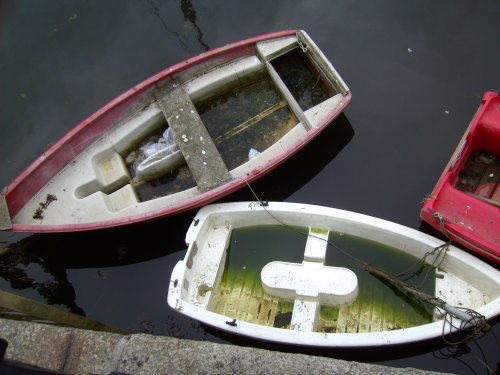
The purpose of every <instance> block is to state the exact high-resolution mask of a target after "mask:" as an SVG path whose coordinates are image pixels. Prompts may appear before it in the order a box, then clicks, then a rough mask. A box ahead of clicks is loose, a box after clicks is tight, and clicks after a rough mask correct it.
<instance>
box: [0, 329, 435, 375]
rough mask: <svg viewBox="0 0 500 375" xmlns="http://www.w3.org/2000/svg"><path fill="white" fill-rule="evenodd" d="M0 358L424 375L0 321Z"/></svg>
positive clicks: (132, 368) (116, 367) (57, 363)
mask: <svg viewBox="0 0 500 375" xmlns="http://www.w3.org/2000/svg"><path fill="white" fill-rule="evenodd" d="M0 337H1V338H3V339H5V340H7V342H8V348H7V351H6V354H5V358H4V360H5V361H6V362H20V363H24V364H28V365H31V366H37V367H39V368H43V369H49V370H52V371H57V372H61V373H69V374H111V373H120V374H244V373H251V374H287V375H290V374H307V373H328V374H366V373H370V374H383V375H391V374H424V373H425V374H429V373H430V372H429V371H423V370H418V369H413V368H393V367H386V366H381V365H374V364H367V363H359V362H350V361H344V360H338V359H332V358H325V357H315V356H310V355H304V354H292V353H282V352H276V351H269V350H265V349H256V348H247V347H240V346H235V345H223V344H216V343H212V342H206V341H203V342H202V341H192V340H183V339H177V338H172V337H164V336H153V335H147V334H132V335H128V336H127V335H121V334H117V333H107V332H97V331H86V330H81V329H75V328H63V327H55V326H50V325H44V324H37V323H30V322H22V321H15V320H4V319H0Z"/></svg>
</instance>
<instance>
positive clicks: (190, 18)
mask: <svg viewBox="0 0 500 375" xmlns="http://www.w3.org/2000/svg"><path fill="white" fill-rule="evenodd" d="M180 3H181V12H182V14H183V16H184V22H185V23H184V27H183V28H182V30H183V31H182V32H179V31H175V29H172V28H170V27H169V26H168V23H167V21H165V18H164V16H162V14H161V10H160V6H159V5H158V4H157V2H156V1H155V0H143V3H142V4H143V6H144V8H145V9H146V10H147V11H148V12H149V13H150V14H151V15H153V16H155V17H156V18H158V20H159V21H160V23H161V24H162V26H163V28H164V29H165V31H166V32H167V33H168V34H171V35H174V36H176V37H177V38H178V40H179V43H180V44H181V45H182V47H183V48H184V50H186V51H187V52H190V53H194V52H197V51H198V50H196V51H193V50H191V49H190V48H189V39H188V36H189V34H190V33H191V31H192V30H193V29H194V30H195V32H196V40H197V42H198V43H199V44H200V45H201V47H202V49H203V50H204V51H208V50H209V49H210V46H209V45H208V44H207V43H206V42H205V41H204V40H203V33H202V31H201V29H200V27H199V26H198V24H197V14H196V10H195V8H194V7H193V4H192V3H191V1H190V0H181V2H180Z"/></svg>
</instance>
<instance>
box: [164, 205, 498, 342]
mask: <svg viewBox="0 0 500 375" xmlns="http://www.w3.org/2000/svg"><path fill="white" fill-rule="evenodd" d="M256 225H259V226H266V225H271V226H286V230H288V231H289V229H292V230H293V228H295V227H297V226H304V225H308V226H310V227H311V228H312V227H317V228H322V230H323V229H325V230H330V231H336V232H337V233H339V236H344V235H350V236H356V237H359V238H362V239H369V240H370V241H375V242H378V243H380V244H383V245H384V246H391V247H395V248H397V249H400V251H401V252H403V253H406V254H411V255H412V256H414V257H417V258H423V257H425V255H426V254H429V253H431V252H432V251H433V250H434V249H436V248H439V247H440V246H442V245H443V242H442V241H440V240H438V239H436V238H434V237H431V236H429V235H427V234H424V233H421V232H419V231H416V230H413V229H410V228H407V227H404V226H401V225H398V224H395V223H391V222H388V221H385V220H381V219H377V218H373V217H370V216H366V215H361V214H357V213H353V212H348V211H343V210H338V209H333V208H327V207H319V206H312V205H306V204H296V203H278V202H270V203H269V205H268V206H265V207H263V206H261V205H259V204H258V203H256V202H240V203H226V204H215V205H210V206H206V207H204V208H202V209H201V210H200V211H199V213H198V214H197V216H196V217H195V219H194V221H193V224H192V225H191V227H190V228H189V230H188V232H187V234H186V243H187V244H188V246H189V248H188V252H187V254H186V257H185V259H184V260H183V261H180V262H178V263H177V265H176V266H175V268H174V270H173V272H172V276H171V279H170V284H169V291H168V304H169V306H170V307H171V308H173V309H174V310H176V311H178V312H179V313H181V314H184V315H187V316H189V317H191V318H194V319H197V320H199V321H201V322H203V323H205V324H207V325H210V326H212V327H215V328H217V329H219V330H222V331H225V332H229V333H232V334H236V335H241V336H246V337H249V338H253V339H257V340H262V341H270V342H276V343H281V344H290V345H300V346H312V347H336V348H360V347H365V348H366V347H380V346H382V347H383V346H392V345H400V344H410V343H414V342H419V341H424V340H434V339H439V338H440V337H441V336H442V335H443V332H445V333H452V332H456V328H454V327H451V326H450V325H449V323H447V322H445V321H443V320H441V319H438V318H436V321H433V322H430V323H426V324H421V325H417V326H411V327H406V328H398V327H397V326H396V325H392V326H388V325H384V326H382V325H380V321H379V322H378V323H377V324H379V325H378V328H373V331H369V332H364V331H363V330H366V327H363V328H362V323H357V324H359V325H355V326H353V325H352V322H346V323H345V324H346V325H345V328H342V329H341V332H328V331H322V332H318V331H311V329H313V328H312V327H314V326H316V327H317V324H315V323H313V324H312V325H311V324H310V325H309V326H307V327H309V328H304V327H306V325H303V326H302V328H297V327H298V325H297V326H295V327H294V325H293V321H294V317H293V315H292V323H291V324H290V328H289V329H286V328H277V326H276V325H273V324H271V325H269V324H267V323H264V321H263V320H262V318H261V317H260V316H261V315H267V317H268V318H269V316H273V314H275V311H271V310H272V308H271V309H270V312H267V310H265V311H264V309H265V308H267V307H265V303H264V302H263V301H264V300H262V301H261V304H260V306H259V308H258V313H256V312H254V314H258V315H259V317H257V318H256V319H254V318H250V315H252V312H251V311H250V310H251V309H253V308H252V307H250V310H249V311H248V312H246V313H245V314H241V313H238V312H236V311H235V307H234V305H238V304H241V302H240V301H241V300H242V299H243V298H244V294H245V292H244V291H243V289H242V291H240V290H239V289H238V290H236V294H237V295H238V296H237V298H236V299H235V300H234V302H231V303H230V304H232V307H231V306H229V305H227V306H229V307H227V306H226V307H223V308H222V309H220V308H218V306H217V304H218V299H222V300H227V298H228V296H229V295H230V294H231V293H232V292H230V291H229V292H227V291H224V290H223V284H224V280H225V278H226V275H225V273H222V274H221V272H222V271H221V270H220V269H218V270H217V271H214V270H215V269H216V268H217V267H216V263H217V261H216V259H220V262H221V263H222V264H229V263H230V262H231V260H230V259H231V258H230V257H232V256H233V255H231V251H232V250H227V249H228V245H227V243H228V242H229V240H228V238H231V236H232V234H231V232H232V231H234V230H236V229H240V228H250V227H253V226H256ZM217 232H219V234H217V235H216V234H214V233H217ZM273 243H276V242H273ZM292 243H293V241H292ZM292 243H290V245H291V244H292ZM229 246H232V245H229ZM256 246H257V245H256ZM287 246H288V245H287ZM306 248H307V245H306ZM249 249H251V247H250V248H249ZM206 251H208V252H209V253H206ZM247 251H250V250H247ZM329 251H330V250H329ZM306 253H307V250H306ZM434 256H435V254H434ZM228 257H229V258H228ZM431 258H432V256H431V257H430V258H428V259H427V261H428V262H430V263H432V262H433V259H431ZM228 259H229V260H228ZM308 259H309V260H311V259H310V258H309V257H306V256H304V264H305V263H307V262H306V260H308ZM248 261H249V260H248V259H247V262H248ZM416 261H417V263H418V259H416ZM434 261H436V259H434ZM228 262H229V263H228ZM212 263H213V264H212ZM245 264H246V263H245ZM271 264H272V263H271ZM247 266H248V265H247ZM240 268H241V267H240ZM245 268H248V267H243V269H245ZM210 270H212V271H213V272H212V274H210V272H211V271H210ZM223 272H226V271H223ZM242 272H243V271H242ZM245 272H248V270H245ZM262 272H264V270H263V271H262ZM439 273H440V276H439V277H437V278H436V280H440V281H436V283H437V284H436V293H437V294H438V295H439V296H440V297H443V298H446V299H448V302H449V303H451V304H453V305H460V306H462V307H464V306H469V307H471V308H473V309H475V310H476V311H477V312H478V313H479V314H481V315H483V316H484V317H485V318H486V319H487V320H490V319H494V318H495V317H498V316H499V315H500V273H499V271H498V270H496V269H494V268H493V267H491V266H489V265H487V264H486V263H484V262H482V261H481V260H479V259H478V258H476V257H473V256H471V255H469V254H467V253H466V252H464V251H462V250H460V249H458V248H456V247H453V246H450V247H449V248H448V250H447V252H446V256H445V259H444V260H443V261H442V262H441V265H440V267H439ZM262 277H264V276H262ZM238 278H240V279H241V278H242V277H240V276H235V277H234V280H238ZM262 282H264V279H263V281H262ZM236 283H237V282H236V281H230V284H231V285H233V288H234V285H235V284H236ZM243 283H244V284H245V285H254V286H253V287H252V288H253V289H255V288H256V286H255V285H256V284H255V283H256V282H254V283H250V284H249V282H248V281H244V282H243ZM290 284H293V283H290ZM446 284H448V286H446ZM464 285H466V286H464ZM361 286H362V285H361V284H360V287H361ZM462 287H463V294H462V293H461V291H460V290H459V288H462ZM365 288H366V286H365ZM467 288H469V289H470V290H474V292H471V293H467V292H466V290H467ZM448 289H449V290H448ZM219 290H220V292H219ZM446 290H448V291H446ZM454 292H455V295H454ZM259 293H261V292H259ZM362 293H363V291H362V289H360V294H362ZM390 294H392V293H390ZM458 294H462V297H460V298H465V299H462V300H460V298H458ZM471 295H475V297H473V298H472V297H471ZM260 296H261V297H259V298H263V297H262V294H260ZM469 297H471V299H468V298H469ZM476 297H477V298H476ZM266 298H267V297H266ZM296 298H298V299H299V300H300V299H301V297H300V296H299V297H296ZM318 298H321V297H318ZM453 298H458V299H456V300H452V299H453ZM304 300H305V301H306V302H307V301H309V302H311V301H314V300H315V299H314V297H306V298H305V299H304ZM349 303H351V302H349ZM295 304H296V305H294V309H295V308H296V307H295V306H297V299H296V300H295ZM360 304H361V302H360ZM222 311H226V313H222ZM262 311H264V314H262ZM359 311H362V310H359ZM370 311H372V313H373V311H375V310H370ZM372 313H370V314H372ZM293 314H295V312H294V313H293ZM357 314H358V313H357ZM359 314H361V315H363V313H362V312H361V313H359ZM298 319H303V321H304V322H306V323H307V322H309V323H310V320H308V319H307V318H304V317H301V316H299V317H298ZM315 319H317V317H316V318H315ZM337 319H338V320H339V324H340V320H341V318H340V313H339V317H338V318H337ZM264 320H265V317H264ZM271 323H272V322H271ZM372 323H373V322H372ZM266 324H267V325H266ZM453 324H454V325H455V327H458V326H459V325H460V323H459V322H457V321H454V322H453ZM343 327H344V326H343ZM356 327H357V328H356ZM384 327H385V328H384ZM337 328H338V326H337Z"/></svg>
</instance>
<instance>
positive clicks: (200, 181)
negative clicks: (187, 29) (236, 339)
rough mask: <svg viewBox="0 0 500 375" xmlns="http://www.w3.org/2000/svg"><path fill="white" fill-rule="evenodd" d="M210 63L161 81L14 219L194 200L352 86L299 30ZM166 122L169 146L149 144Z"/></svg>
mask: <svg viewBox="0 0 500 375" xmlns="http://www.w3.org/2000/svg"><path fill="white" fill-rule="evenodd" d="M207 64H210V63H207ZM211 64H213V65H214V66H211V67H210V69H209V70H208V71H204V72H203V73H200V74H198V75H193V74H192V73H190V74H185V75H183V73H180V74H179V75H177V76H174V77H169V79H167V80H166V81H165V82H163V83H159V84H158V86H161V87H160V88H158V89H156V90H155V91H154V92H152V93H151V94H150V96H151V98H150V99H149V100H146V101H145V104H144V105H142V106H141V108H140V109H139V110H136V111H135V112H134V113H132V114H131V115H128V116H127V117H125V118H123V119H121V120H120V121H118V123H117V124H116V125H115V126H113V127H112V129H111V130H110V131H108V132H106V133H105V134H104V135H103V136H102V137H100V138H99V139H98V141H97V142H95V143H94V144H92V145H91V146H90V147H89V148H87V149H86V150H85V151H84V152H83V153H82V154H81V155H79V156H78V158H76V159H75V160H73V162H71V163H70V164H69V165H68V166H67V167H65V169H64V170H62V172H60V173H59V174H58V175H57V176H55V178H54V179H53V180H52V181H51V182H50V183H49V184H47V185H46V186H45V187H44V188H43V189H42V190H41V191H40V192H39V193H38V194H37V195H36V196H35V197H34V199H33V200H32V202H31V204H28V205H26V206H25V207H24V208H23V209H22V210H21V211H20V212H19V213H18V214H17V216H16V217H15V219H14V220H13V222H20V223H32V224H58V223H65V224H67V223H79V222H82V221H96V220H103V219H113V218H117V217H125V216H129V215H133V214H140V213H145V212H150V211H151V210H155V209H159V208H162V207H168V206H171V205H173V204H176V203H178V202H180V201H184V200H187V199H191V198H193V197H195V196H197V195H199V194H201V193H203V192H206V191H208V190H211V189H213V188H215V187H218V186H220V185H222V184H224V183H226V182H228V181H231V180H233V179H236V178H238V177H241V176H245V175H246V174H248V173H249V172H250V171H252V170H254V169H256V168H259V166H262V165H265V164H266V163H268V162H269V161H271V160H273V159H275V158H276V157H279V156H280V155H281V154H283V153H284V152H286V150H289V149H292V148H293V147H294V145H296V144H297V142H299V140H300V139H302V138H303V137H304V136H305V135H306V134H307V132H309V131H311V129H314V128H315V127H316V126H318V125H319V124H322V123H324V120H325V118H328V116H329V115H331V113H332V111H335V110H336V109H337V108H338V107H339V106H341V105H342V101H343V98H344V96H345V95H347V94H348V89H347V86H346V85H345V83H344V82H343V81H342V79H341V78H340V76H339V75H338V74H337V72H336V71H335V69H334V68H333V66H331V64H330V63H329V62H328V60H326V58H325V57H324V56H323V54H322V52H321V51H320V50H319V49H318V48H317V47H316V45H315V44H314V42H313V41H312V40H311V39H310V38H309V36H308V35H307V34H306V33H305V32H302V31H300V32H298V33H297V35H294V36H289V37H284V38H279V39H274V40H270V41H264V42H260V43H257V45H256V47H255V51H254V52H253V53H252V54H247V55H245V56H243V57H241V58H238V59H236V60H234V59H233V60H230V61H225V62H218V63H211ZM169 128H170V130H171V131H172V132H173V135H174V139H175V143H176V147H175V149H174V148H173V147H172V148H169V151H166V150H165V148H164V149H161V150H160V151H154V150H155V148H156V150H158V147H157V146H160V147H161V146H162V144H163V145H164V144H165V142H166V140H165V138H164V135H165V132H166V131H167V129H169ZM171 149H172V150H171ZM151 150H153V152H152V153H151ZM138 170H140V173H138ZM56 192H57V193H56ZM49 194H51V195H53V196H55V197H56V199H54V200H53V201H52V202H51V204H50V213H49V210H48V209H46V210H45V209H44V211H45V212H43V213H40V212H39V214H40V215H38V216H35V215H34V211H35V209H36V208H39V207H40V206H41V205H42V203H43V202H44V201H45V200H46V197H47V196H48V195H49ZM56 195H57V196H56ZM58 207H59V208H58ZM71 207H73V208H71ZM68 208H70V209H69V210H68Z"/></svg>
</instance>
